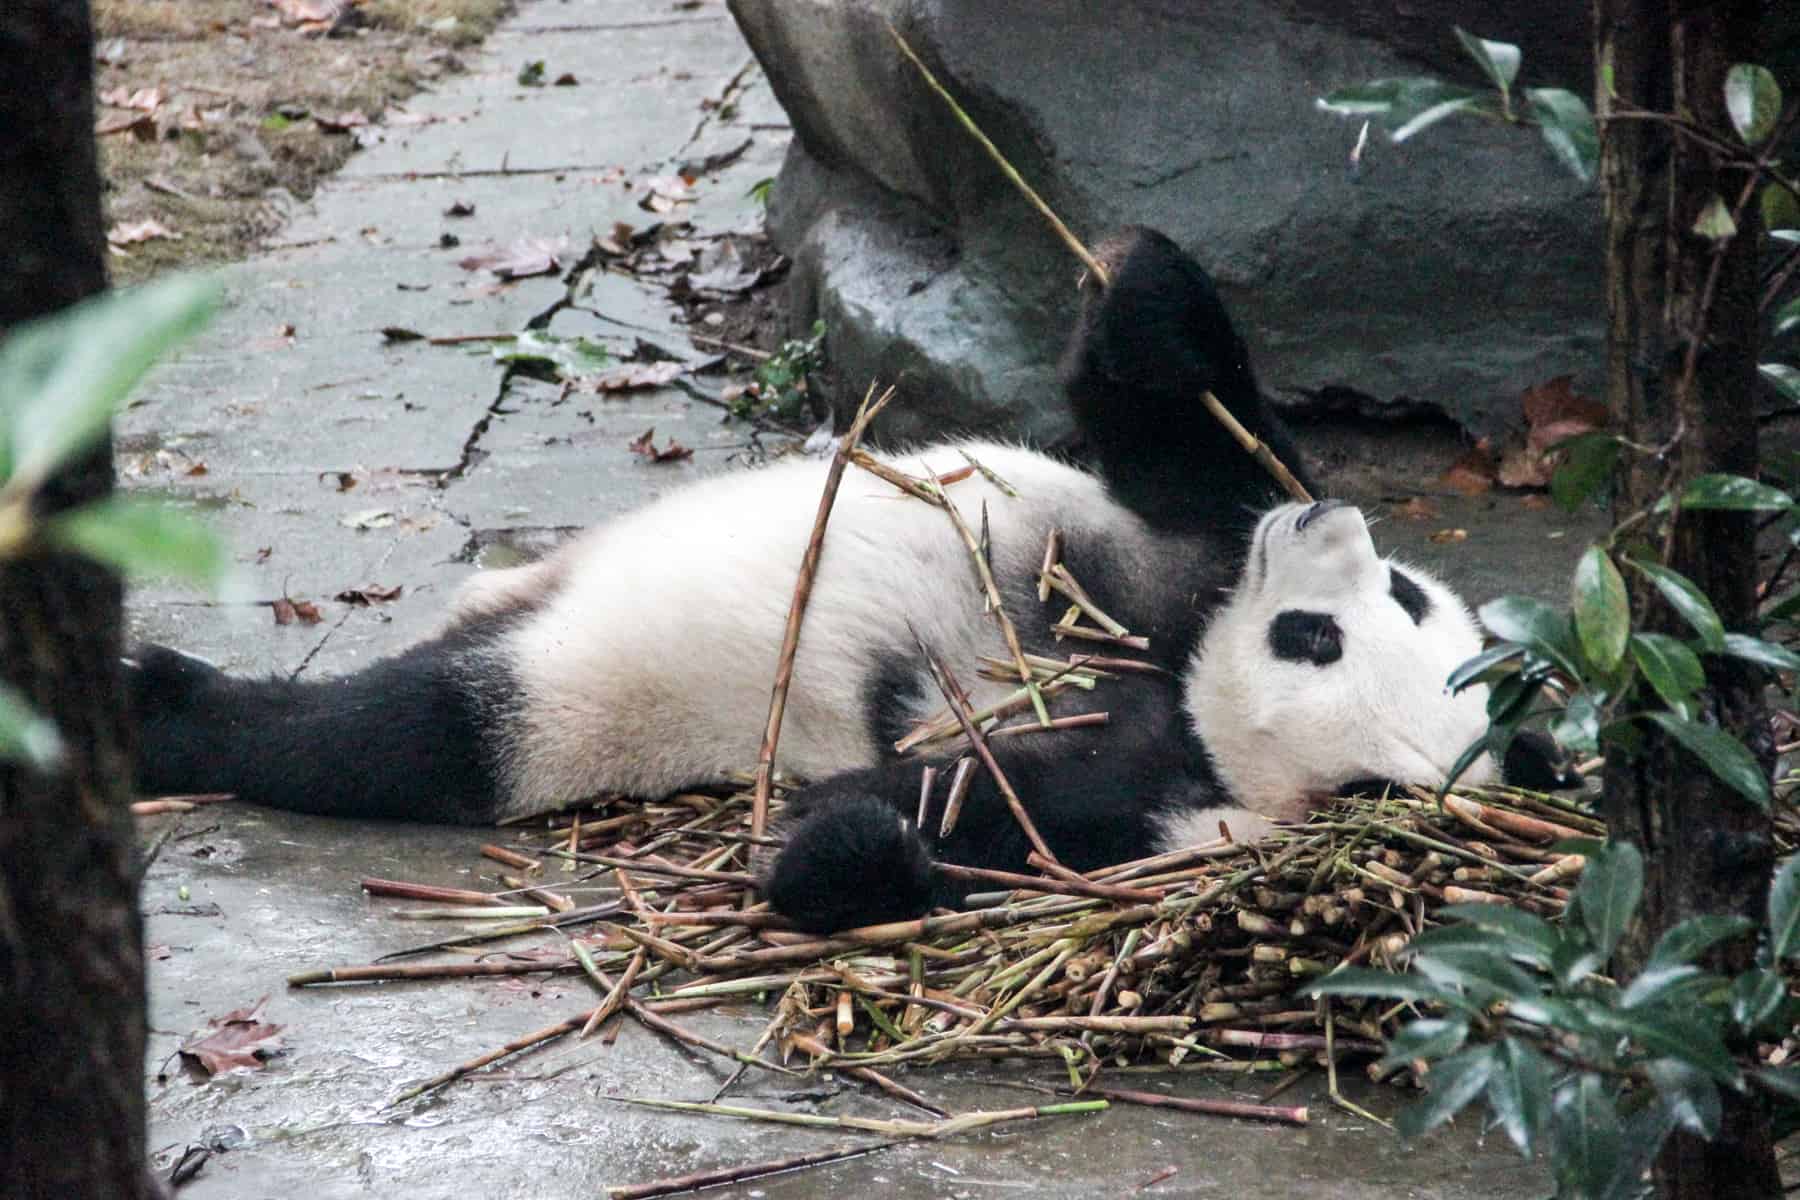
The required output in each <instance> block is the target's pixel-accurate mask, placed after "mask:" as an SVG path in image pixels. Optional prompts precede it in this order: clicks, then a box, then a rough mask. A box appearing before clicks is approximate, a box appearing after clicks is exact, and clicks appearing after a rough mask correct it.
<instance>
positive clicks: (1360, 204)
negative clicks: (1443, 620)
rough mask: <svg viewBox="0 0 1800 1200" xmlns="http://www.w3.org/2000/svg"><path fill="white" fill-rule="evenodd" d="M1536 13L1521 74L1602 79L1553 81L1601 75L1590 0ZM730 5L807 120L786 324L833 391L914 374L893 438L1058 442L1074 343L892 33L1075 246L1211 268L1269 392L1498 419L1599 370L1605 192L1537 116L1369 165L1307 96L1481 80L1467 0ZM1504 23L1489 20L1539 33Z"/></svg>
mask: <svg viewBox="0 0 1800 1200" xmlns="http://www.w3.org/2000/svg"><path fill="white" fill-rule="evenodd" d="M1534 7H1538V8H1544V9H1545V10H1546V11H1548V10H1549V9H1551V8H1554V7H1556V6H1552V5H1536V6H1533V5H1528V6H1525V9H1524V10H1516V11H1515V12H1514V14H1513V15H1512V16H1511V17H1509V18H1507V20H1508V21H1510V22H1511V23H1513V24H1515V25H1517V26H1520V27H1529V28H1530V29H1531V31H1532V33H1531V36H1530V37H1528V38H1527V39H1526V42H1525V48H1526V56H1527V57H1526V61H1527V70H1526V75H1527V78H1528V79H1530V80H1531V81H1533V82H1546V83H1548V82H1560V83H1564V84H1567V85H1569V86H1572V87H1575V88H1577V89H1580V88H1582V87H1583V84H1584V79H1585V74H1580V75H1578V77H1575V78H1552V77H1550V74H1549V73H1550V72H1551V71H1553V70H1575V71H1578V72H1580V71H1584V70H1585V68H1583V67H1582V66H1581V64H1582V61H1583V58H1584V48H1585V41H1584V37H1585V30H1584V28H1583V26H1582V23H1581V21H1580V20H1579V12H1576V11H1574V9H1573V7H1572V6H1563V7H1569V8H1571V13H1570V14H1561V15H1560V16H1559V15H1558V13H1560V9H1558V13H1548V15H1547V18H1546V20H1539V19H1538V16H1537V15H1533V14H1530V13H1529V12H1528V11H1526V10H1529V9H1531V8H1534ZM731 8H732V11H733V13H734V14H735V15H736V17H737V19H738V22H739V25H740V26H741V27H742V28H743V30H744V32H745V34H746V36H747V38H748V40H749V42H750V44H751V46H752V48H753V49H754V50H755V51H756V53H757V55H758V57H759V58H760V59H761V60H762V62H763V64H764V67H765V69H766V70H767V73H768V76H769V79H770V81H771V84H772V85H773V87H774V89H775V91H776V94H777V97H778V98H779V99H780V100H781V102H782V104H783V106H784V107H785V108H786V110H787V112H788V114H789V116H790V118H791V120H792V121H793V124H794V131H795V135H796V138H795V142H794V144H793V147H792V148H791V149H790V152H789V156H788V160H787V163H786V165H785V166H784V168H783V170H782V173H781V176H780V178H779V180H778V181H777V183H776V186H775V189H774V195H773V197H772V200H771V207H770V227H771V230H772V233H773V235H774V237H775V239H776V242H777V244H778V245H779V246H780V247H781V248H782V249H783V250H784V251H785V252H787V253H788V254H789V255H790V256H791V257H792V258H793V259H794V261H795V271H794V291H795V300H796V302H797V303H796V310H797V311H796V320H797V321H798V322H799V323H801V324H804V323H806V322H810V321H811V320H812V319H813V318H814V317H815V316H821V317H823V318H824V319H825V320H826V321H827V322H828V323H829V325H830V334H829V337H828V343H827V347H828V353H829V356H830V362H831V364H832V366H833V369H834V371H835V373H836V380H837V383H838V389H839V392H840V395H839V397H838V398H837V399H838V400H839V402H840V403H842V402H843V401H844V400H845V399H846V398H847V397H852V396H856V395H860V393H861V391H862V389H863V388H864V387H865V386H866V385H867V383H868V381H869V380H870V378H872V377H873V378H879V379H881V380H883V381H884V382H888V381H897V382H898V383H899V386H900V387H901V389H902V393H903V399H904V401H905V402H904V403H902V404H900V405H896V406H895V407H894V408H892V409H890V410H889V411H890V413H891V414H893V419H892V421H891V422H890V424H889V425H888V426H887V432H888V433H889V434H890V435H893V434H901V435H907V434H923V433H935V432H939V431H942V430H944V429H948V428H959V427H962V428H984V429H994V428H1002V427H1010V428H1013V429H1016V430H1019V431H1022V432H1024V433H1025V434H1027V435H1029V436H1032V437H1035V438H1038V439H1042V440H1046V441H1053V440H1055V439H1056V438H1057V437H1058V436H1060V435H1061V434H1063V433H1065V432H1066V429H1065V425H1064V421H1065V418H1064V416H1063V414H1062V412H1061V405H1060V403H1059V401H1058V399H1057V393H1056V387H1055V372H1054V362H1055V357H1056V354H1057V352H1058V349H1059V347H1060V345H1061V343H1062V339H1063V336H1064V332H1065V331H1066V329H1067V328H1068V326H1069V324H1070V322H1071V320H1072V317H1073V311H1074V300H1075V292H1074V288H1073V284H1074V281H1075V279H1076V275H1077V267H1076V264H1075V260H1074V259H1073V258H1072V257H1071V256H1070V255H1069V254H1068V253H1067V252H1066V251H1065V250H1064V249H1063V248H1062V246H1061V244H1060V243H1059V242H1058V241H1057V240H1056V239H1055V238H1054V237H1053V235H1052V234H1051V233H1050V232H1049V230H1048V229H1047V227H1046V226H1045V225H1044V223H1043V222H1042V221H1041V219H1040V218H1039V217H1037V216H1036V214H1034V213H1033V212H1031V211H1030V210H1029V209H1028V208H1027V207H1026V206H1025V204H1024V203H1023V201H1022V200H1021V199H1020V198H1019V196H1018V195H1017V194H1016V193H1015V192H1014V190H1013V189H1012V187H1011V185H1010V184H1008V183H1007V182H1006V181H1005V180H1004V179H1003V178H1002V177H1001V175H1000V173H999V172H998V171H997V170H996V169H995V168H994V166H993V165H992V164H991V163H990V162H989V161H988V160H987V159H986V158H985V157H984V156H983V155H982V153H981V151H980V150H979V149H978V148H977V147H976V146H975V145H974V143H973V142H972V141H971V140H970V139H969V137H968V136H967V135H966V134H965V133H964V132H963V131H962V130H961V129H960V127H958V126H957V125H955V124H954V121H953V119H952V118H951V117H950V116H949V115H948V113H947V112H946V110H945V108H944V106H943V104H942V103H941V101H940V100H938V98H937V97H935V96H934V95H932V94H931V93H930V92H929V91H928V90H927V89H926V88H925V87H924V85H923V84H922V83H921V81H920V80H919V79H918V78H917V76H916V74H915V73H914V71H913V69H912V68H911V66H910V65H908V64H906V63H905V61H904V60H903V59H902V58H901V56H900V54H899V53H898V51H897V50H896V48H895V47H894V45H893V42H892V40H891V38H890V36H889V34H888V32H887V22H889V21H892V22H893V23H894V24H895V26H897V27H898V28H899V29H901V30H902V32H904V33H905V34H906V36H907V38H908V40H909V41H910V42H911V43H912V44H913V46H914V47H915V48H916V49H917V50H918V51H919V52H920V54H921V55H922V56H923V57H924V58H925V59H926V61H927V62H928V63H930V64H931V65H932V67H933V69H934V70H935V71H936V72H937V74H938V76H939V78H940V79H941V80H943V82H944V83H945V84H946V85H947V86H948V87H949V88H950V89H951V90H952V91H953V92H954V93H955V94H956V95H957V96H959V97H960V98H961V100H962V102H963V103H964V105H965V106H966V107H967V108H968V109H969V111H970V112H971V113H972V115H973V116H974V117H975V119H976V120H977V122H979V123H980V124H981V126H982V127H983V128H984V129H985V130H986V131H987V133H988V134H989V136H991V137H992V138H993V139H994V141H995V142H996V143H997V144H998V145H999V146H1000V147H1001V149H1002V150H1003V151H1004V152H1005V154H1006V155H1007V157H1008V158H1009V159H1010V160H1011V161H1012V162H1013V164H1014V165H1015V166H1016V167H1018V168H1019V170H1020V171H1021V172H1022V173H1023V174H1024V175H1025V177H1026V178H1027V179H1029V180H1031V181H1032V182H1033V183H1034V184H1035V185H1036V186H1037V187H1038V189H1039V190H1040V191H1041V192H1042V193H1043V195H1044V196H1045V198H1046V199H1047V200H1048V201H1049V203H1050V205H1051V206H1052V207H1053V208H1055V209H1056V210H1057V212H1058V213H1060V214H1061V215H1062V217H1063V218H1064V219H1065V220H1066V221H1067V222H1068V223H1069V224H1070V226H1071V227H1073V228H1074V229H1075V230H1076V231H1078V232H1079V233H1080V234H1081V235H1082V236H1083V237H1085V238H1087V239H1088V240H1089V241H1090V242H1091V241H1094V240H1097V239H1098V238H1099V237H1100V236H1101V235H1103V234H1104V233H1106V232H1107V231H1110V230H1112V229H1114V228H1116V227H1118V226H1120V225H1124V224H1128V223H1137V224H1146V225H1151V226H1154V227H1156V228H1159V229H1162V230H1164V231H1165V232H1167V233H1168V234H1170V235H1171V236H1172V237H1174V238H1175V239H1176V240H1177V241H1179V242H1180V243H1182V244H1183V245H1184V246H1186V247H1187V248H1188V249H1190V250H1191V251H1192V252H1193V253H1194V254H1195V255H1196V256H1197V257H1199V258H1200V260H1201V261H1202V262H1203V263H1205V264H1206V265H1207V266H1208V267H1209V269H1211V270H1212V272H1213V273H1214V275H1215V277H1216V278H1217V279H1218V281H1219V283H1220V286H1221V289H1222V291H1223V293H1224V295H1225V298H1226V301H1227V303H1228V304H1230V305H1231V306H1232V309H1233V311H1234V312H1235V313H1236V314H1238V320H1239V324H1240V327H1241V329H1240V331H1241V332H1242V333H1243V334H1244V336H1245V337H1246V338H1247V339H1248V341H1249V342H1250V345H1251V349H1252V353H1253V354H1254V355H1255V357H1256V361H1257V362H1258V364H1259V369H1260V373H1261V377H1262V381H1263V385H1264V387H1265V389H1267V390H1268V391H1269V392H1270V393H1271V394H1272V395H1273V396H1274V397H1275V398H1276V400H1277V401H1278V402H1281V403H1286V404H1312V403H1314V402H1316V399H1317V397H1319V396H1320V395H1321V394H1324V395H1325V396H1327V397H1337V396H1342V395H1344V394H1345V393H1344V392H1343V391H1342V390H1341V389H1350V390H1351V392H1352V393H1355V394H1359V397H1367V398H1372V399H1373V401H1374V402H1375V407H1376V408H1382V407H1386V406H1391V405H1395V404H1401V405H1408V406H1409V405H1410V404H1413V403H1423V404H1429V405H1433V406H1436V407H1438V408H1441V409H1442V410H1443V411H1445V412H1447V413H1448V414H1450V415H1451V416H1453V417H1454V418H1456V419H1457V420H1459V421H1462V422H1463V423H1465V424H1466V425H1469V426H1471V427H1473V428H1477V429H1482V430H1487V429H1492V428H1495V427H1497V426H1499V425H1503V424H1505V423H1507V422H1508V421H1509V420H1513V419H1516V414H1517V399H1518V395H1519V393H1520V391H1521V390H1522V389H1523V388H1525V387H1527V386H1529V385H1530V384H1532V383H1534V382H1538V381H1540V380H1542V379H1544V378H1546V377H1549V376H1552V375H1556V374H1560V373H1563V372H1572V373H1574V374H1575V375H1576V377H1577V380H1578V383H1592V382H1594V381H1595V379H1596V378H1597V374H1598V370H1599V354H1598V350H1599V346H1600V334H1599V324H1598V315H1599V312H1600V288H1599V267H1598V256H1597V254H1596V249H1597V242H1596V229H1597V216H1598V212H1597V205H1596V203H1595V200H1594V197H1593V195H1592V193H1591V191H1590V190H1589V189H1588V188H1585V187H1584V186H1583V185H1581V184H1579V183H1578V182H1577V181H1575V180H1574V179H1573V178H1572V177H1571V176H1569V175H1568V174H1567V173H1566V172H1565V171H1564V170H1563V169H1562V168H1561V167H1560V166H1559V165H1558V164H1557V163H1555V162H1554V161H1553V160H1552V159H1551V157H1550V154H1549V152H1548V151H1547V150H1546V149H1545V147H1544V146H1543V144H1542V142H1541V140H1540V139H1539V138H1538V137H1537V135H1536V133H1535V132H1533V131H1531V130H1527V129H1512V128H1503V127H1498V126H1494V125H1488V124H1481V123H1474V122H1468V123H1463V122H1449V123H1446V124H1445V125H1442V126H1439V127H1438V128H1436V129H1433V130H1431V131H1429V132H1428V133H1427V134H1425V135H1423V136H1421V137H1419V138H1416V139H1414V140H1412V141H1410V142H1408V143H1406V144H1404V145H1401V146H1395V145H1392V144H1391V143H1389V142H1388V141H1387V140H1386V139H1385V138H1384V137H1381V136H1379V135H1376V136H1374V137H1372V139H1371V142H1372V144H1371V145H1370V146H1369V148H1368V151H1367V152H1366V154H1365V156H1364V161H1363V167H1362V169H1361V171H1360V172H1357V173H1352V172H1351V171H1350V169H1349V166H1348V158H1349V152H1350V148H1351V146H1352V144H1353V143H1354V141H1355V139H1356V135H1357V126H1356V125H1355V124H1353V123H1349V122H1344V121H1341V120H1339V119H1337V118H1335V117H1332V116H1330V115H1327V114H1324V113H1321V112H1319V111H1318V110H1317V109H1316V108H1315V105H1314V101H1315V99H1316V98H1317V97H1318V96H1319V95H1320V94H1322V93H1324V92H1326V91H1329V90H1331V89H1333V88H1335V87H1338V86H1342V85H1345V84H1350V83H1355V82H1360V81H1363V80H1367V79H1371V78H1375V77H1378V76H1385V75H1395V74H1420V73H1424V72H1427V71H1432V70H1444V69H1448V70H1457V69H1459V64H1458V62H1457V59H1456V54H1457V51H1456V49H1455V41H1454V37H1453V35H1452V33H1451V30H1450V26H1451V24H1452V22H1454V21H1457V20H1463V21H1465V22H1467V21H1468V20H1469V19H1470V15H1469V13H1467V12H1464V11H1463V10H1465V9H1469V8H1470V3H1469V0H1421V2H1420V3H1414V4H1409V5H1406V6H1405V10H1406V12H1405V16H1404V18H1402V17H1401V16H1399V15H1396V14H1397V13H1398V10H1397V9H1395V8H1394V7H1393V6H1392V5H1390V4H1387V3H1378V2H1376V0H1358V2H1357V3H1352V4H1347V5H1338V4H1335V3H1332V2H1331V0H1291V2H1289V3H1281V2H1279V0H1239V2H1238V3H1233V4H1196V3H1187V2H1180V3H1178V2H1175V0H1119V2H1115V3H1110V4H1094V3H1091V2H1089V0H987V2H985V3H980V4H975V3H968V2H966V0H964V2H958V0H731ZM1390 10H1392V11H1390ZM1571 14H1572V15H1571ZM1565 18H1566V19H1565ZM1495 26H1496V21H1495V20H1493V19H1489V20H1488V21H1487V22H1486V23H1485V24H1483V25H1482V26H1481V27H1480V32H1482V33H1484V34H1485V35H1487V36H1490V37H1506V36H1509V35H1510V34H1512V33H1514V32H1517V31H1516V30H1508V29H1505V28H1496V27H1495ZM1376 30H1389V31H1391V32H1393V33H1394V35H1395V37H1396V39H1397V40H1398V42H1399V43H1400V44H1401V45H1402V46H1404V47H1406V48H1407V52H1410V53H1412V54H1414V55H1416V56H1417V60H1415V59H1413V58H1407V57H1403V53H1402V51H1400V50H1396V49H1390V48H1389V47H1388V46H1386V45H1384V44H1382V43H1381V42H1378V41H1375V40H1372V39H1371V38H1370V37H1369V36H1367V34H1369V33H1371V32H1374V31H1376ZM1434 39H1435V41H1434ZM1534 67H1535V68H1537V70H1536V71H1535V72H1534V70H1533V68H1534ZM1469 69H1471V70H1472V67H1471V68H1469ZM1534 76H1535V77H1534Z"/></svg>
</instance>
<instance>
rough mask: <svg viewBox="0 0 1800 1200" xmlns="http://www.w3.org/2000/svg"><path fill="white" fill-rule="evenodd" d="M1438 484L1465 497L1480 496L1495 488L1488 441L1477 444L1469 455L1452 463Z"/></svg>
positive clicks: (1492, 462)
mask: <svg viewBox="0 0 1800 1200" xmlns="http://www.w3.org/2000/svg"><path fill="white" fill-rule="evenodd" d="M1438 482H1439V483H1441V484H1443V485H1444V486H1445V487H1448V488H1454V489H1455V490H1456V491H1459V492H1461V493H1462V494H1463V495H1465V496H1479V495H1480V494H1481V493H1483V492H1485V491H1488V490H1489V489H1491V488H1492V487H1493V486H1494V460H1493V459H1492V458H1490V457H1488V452H1487V443H1486V441H1485V440H1484V441H1481V442H1478V443H1476V444H1475V445H1474V446H1472V447H1470V449H1469V452H1468V453H1467V454H1465V455H1463V456H1462V457H1461V458H1459V459H1457V460H1456V461H1455V462H1453V463H1451V464H1450V469H1449V470H1447V471H1445V472H1444V473H1443V474H1442V475H1440V476H1438Z"/></svg>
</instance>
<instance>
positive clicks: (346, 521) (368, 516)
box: [338, 508, 394, 533]
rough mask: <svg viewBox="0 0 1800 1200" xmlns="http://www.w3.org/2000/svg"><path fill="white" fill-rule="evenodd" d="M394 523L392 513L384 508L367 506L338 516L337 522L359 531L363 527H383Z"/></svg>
mask: <svg viewBox="0 0 1800 1200" xmlns="http://www.w3.org/2000/svg"><path fill="white" fill-rule="evenodd" d="M393 523H394V513H393V510H391V509H386V508H369V509H364V510H363V511H362V512H356V513H351V514H350V515H349V516H347V517H339V518H338V524H339V525H342V526H344V527H345V528H346V529H354V530H356V531H357V532H358V533H361V532H362V531H363V530H365V529H385V528H387V527H388V526H389V525H392V524H393Z"/></svg>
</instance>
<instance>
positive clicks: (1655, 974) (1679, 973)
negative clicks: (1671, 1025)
mask: <svg viewBox="0 0 1800 1200" xmlns="http://www.w3.org/2000/svg"><path fill="white" fill-rule="evenodd" d="M1705 974H1706V972H1704V971H1702V970H1701V969H1700V968H1699V967H1696V966H1693V965H1692V964H1688V963H1683V964H1672V965H1669V966H1662V967H1645V968H1644V969H1643V970H1642V971H1640V972H1638V976H1637V978H1636V979H1633V980H1632V981H1631V986H1630V987H1627V988H1626V989H1625V990H1624V991H1623V992H1621V993H1619V1007H1620V1008H1641V1007H1643V1006H1644V1005H1646V1004H1656V1003H1659V1002H1661V1001H1662V1000H1664V999H1665V998H1666V997H1667V996H1668V994H1669V993H1670V992H1672V991H1675V990H1677V989H1678V988H1680V987H1682V986H1683V985H1684V984H1688V983H1691V982H1693V981H1694V980H1696V979H1699V978H1701V977H1703V976H1704V975H1705Z"/></svg>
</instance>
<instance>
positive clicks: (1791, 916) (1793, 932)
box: [1769, 855, 1800, 962]
mask: <svg viewBox="0 0 1800 1200" xmlns="http://www.w3.org/2000/svg"><path fill="white" fill-rule="evenodd" d="M1769 955H1770V957H1771V958H1773V959H1774V960H1775V961H1776V962H1781V961H1782V960H1783V959H1787V958H1792V957H1794V956H1796V955H1800V855H1795V856H1792V857H1790V858H1789V859H1788V860H1787V861H1786V862H1784V863H1782V864H1781V870H1779V871H1777V872H1775V880H1774V882H1773V883H1771V884H1770V885H1769Z"/></svg>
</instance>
